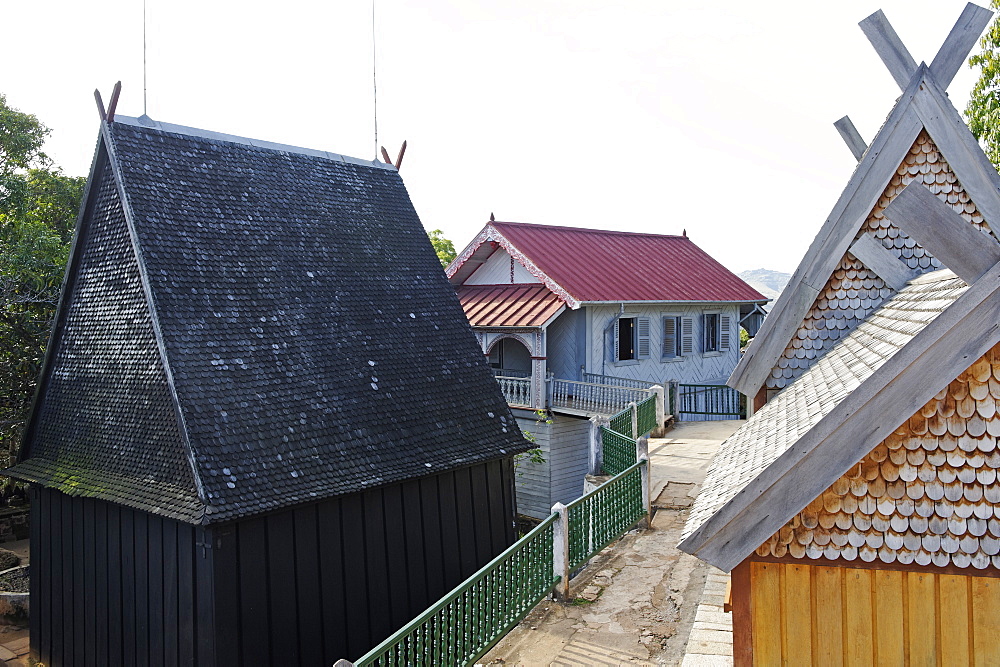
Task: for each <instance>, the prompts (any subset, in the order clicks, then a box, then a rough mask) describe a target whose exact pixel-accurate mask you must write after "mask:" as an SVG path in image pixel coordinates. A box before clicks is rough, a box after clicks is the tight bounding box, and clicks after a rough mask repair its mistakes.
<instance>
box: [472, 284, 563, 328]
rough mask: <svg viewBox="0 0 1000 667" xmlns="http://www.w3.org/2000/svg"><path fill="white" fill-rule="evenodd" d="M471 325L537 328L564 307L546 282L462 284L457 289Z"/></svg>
mask: <svg viewBox="0 0 1000 667" xmlns="http://www.w3.org/2000/svg"><path fill="white" fill-rule="evenodd" d="M457 292H458V300H459V301H461V302H462V308H464V309H465V316H466V317H468V318H469V323H470V324H472V326H474V327H540V326H542V325H543V324H545V323H546V322H547V321H548V320H549V318H551V317H552V316H553V315H555V314H556V313H557V312H559V309H560V308H562V307H563V305H564V304H563V300H562V299H560V298H559V297H558V296H556V295H555V294H553V293H552V292H551V291H549V289H548V288H547V287H546V286H545V285H541V284H530V285H525V284H518V285H463V286H461V287H459V288H458V289H457Z"/></svg>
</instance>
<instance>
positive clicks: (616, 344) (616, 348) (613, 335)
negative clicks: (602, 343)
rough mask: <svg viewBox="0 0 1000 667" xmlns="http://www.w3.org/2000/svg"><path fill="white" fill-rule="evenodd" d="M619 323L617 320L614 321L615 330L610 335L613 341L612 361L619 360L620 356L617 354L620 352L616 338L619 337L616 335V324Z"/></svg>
mask: <svg viewBox="0 0 1000 667" xmlns="http://www.w3.org/2000/svg"><path fill="white" fill-rule="evenodd" d="M620 321H621V320H617V319H616V320H615V330H614V332H613V333H612V338H613V339H614V341H615V356H614V357H613V359H614V361H618V360H619V359H621V355H620V354H619V352H620V350H619V348H618V341H619V337H618V336H619V333H618V323H619V322H620Z"/></svg>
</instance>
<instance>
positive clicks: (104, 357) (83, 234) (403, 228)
mask: <svg viewBox="0 0 1000 667" xmlns="http://www.w3.org/2000/svg"><path fill="white" fill-rule="evenodd" d="M102 136H103V138H102V141H101V144H100V145H99V147H98V153H97V157H96V158H95V165H94V168H93V171H92V175H91V180H90V182H89V184H88V196H87V201H86V202H85V208H84V211H83V214H82V216H81V222H80V226H79V228H78V231H77V237H76V240H75V242H74V250H73V253H72V257H71V260H70V266H69V269H68V273H67V281H66V285H65V293H64V296H63V302H62V304H61V306H60V312H59V315H58V319H57V325H56V331H55V333H54V335H53V341H52V344H51V345H50V354H49V358H48V359H47V361H46V371H45V376H44V377H43V380H42V382H41V383H40V384H41V386H42V389H41V391H40V395H39V396H38V397H37V398H36V406H35V410H34V412H33V417H32V421H31V424H30V427H29V430H28V435H27V436H26V447H25V449H24V452H23V455H24V457H25V458H24V460H22V461H21V462H20V463H19V464H18V465H17V466H16V467H15V468H13V469H12V470H8V471H7V472H9V473H11V474H12V475H16V476H18V477H19V478H21V479H25V480H28V481H31V482H33V483H34V484H33V487H32V491H31V499H32V506H31V513H32V515H31V516H32V519H31V531H32V533H31V537H32V571H31V578H32V582H31V587H32V605H31V621H30V622H31V650H32V656H33V657H34V658H35V659H37V660H40V661H41V662H43V663H45V664H50V665H61V664H81V665H109V664H110V665H116V664H140V665H147V664H148V665H158V664H168V665H169V664H198V665H209V666H211V665H238V664H296V665H329V664H332V663H333V662H334V661H335V660H337V659H338V658H342V657H344V656H348V657H357V656H359V655H361V654H363V653H364V652H365V651H366V650H367V649H368V648H370V647H371V646H373V645H374V644H376V643H378V642H379V641H381V640H382V639H383V638H385V637H386V636H388V635H389V634H391V633H392V632H393V631H394V630H395V629H397V628H398V627H400V626H402V625H403V624H405V623H406V622H407V621H409V620H410V619H412V618H413V617H414V616H415V615H416V614H418V613H419V612H420V611H422V610H423V609H425V608H426V607H428V606H429V605H430V604H431V603H432V602H433V601H435V600H436V599H438V598H439V597H440V596H441V595H443V594H444V593H445V592H447V591H448V590H450V589H451V588H453V587H454V586H455V585H457V584H458V583H459V582H461V581H462V580H464V579H465V578H467V577H468V576H469V575H471V574H472V573H473V572H475V571H476V570H477V569H478V568H479V567H481V566H482V565H483V564H485V563H486V562H488V561H489V560H490V559H491V558H493V557H494V556H495V555H496V554H498V553H499V552H500V551H502V550H503V549H504V548H506V546H508V545H509V544H511V543H512V542H513V540H514V531H513V513H514V498H513V470H512V465H511V459H510V455H512V454H513V453H515V452H516V451H518V449H519V448H526V447H527V446H528V445H527V443H526V442H524V441H523V439H522V438H521V436H520V434H519V432H518V431H517V429H516V427H514V422H513V419H512V418H511V416H510V414H509V411H508V410H507V407H506V404H505V402H504V401H503V397H502V396H501V395H500V393H499V390H498V389H497V387H496V384H495V382H494V381H493V379H492V376H491V375H490V373H489V371H488V369H487V368H486V367H485V364H484V363H483V361H482V358H481V354H480V353H479V350H478V349H477V346H476V343H475V338H474V336H473V334H472V332H471V331H470V330H469V327H468V324H467V323H466V322H465V320H464V317H463V315H462V311H461V307H460V305H459V304H458V302H457V299H456V298H455V297H454V293H453V291H452V289H451V287H450V286H449V284H448V283H447V281H446V280H445V279H444V276H443V275H441V272H440V265H439V264H438V263H437V260H436V257H435V256H434V254H433V251H432V249H431V248H430V246H429V244H428V243H427V241H426V235H425V234H424V233H423V230H422V229H421V228H420V225H419V220H418V219H417V218H416V215H415V213H414V212H413V211H412V206H411V205H410V204H409V200H408V197H407V196H406V194H405V189H404V188H403V186H402V183H401V181H399V178H398V176H397V175H396V174H395V173H389V172H387V171H386V170H385V169H384V168H376V167H365V166H364V165H363V164H362V163H361V161H351V162H345V161H344V160H335V159H334V158H331V157H329V156H326V157H324V155H325V154H323V155H319V156H317V155H313V154H308V156H307V157H302V155H299V154H297V153H294V152H289V151H281V150H275V149H273V148H266V149H262V148H259V147H254V146H252V145H249V144H240V143H239V142H233V141H231V139H232V138H229V139H227V140H220V139H218V138H214V139H213V138H205V137H200V136H197V137H193V136H191V135H187V134H184V133H173V132H165V131H162V130H160V129H157V128H144V127H138V126H137V125H136V124H135V121H134V120H133V121H131V122H129V123H122V124H121V125H120V126H119V125H118V124H116V125H115V126H110V127H109V126H107V125H105V126H104V127H103V132H102ZM234 165H235V166H234ZM376 172H377V173H376ZM123 174H124V177H123ZM272 177H273V180H272ZM227 179H228V180H227ZM275 181H276V182H277V184H276V183H275ZM234 183H235V184H236V185H235V186H234V185H233V184H234ZM233 187H241V188H243V190H242V191H241V192H246V193H248V195H252V196H243V197H236V196H235V195H234V194H233V192H234V190H233ZM295 188H298V189H300V190H303V191H304V192H305V193H306V196H299V194H296V192H292V190H294V189H295ZM122 193H124V196H125V198H126V201H125V203H124V204H123V200H122V198H121V197H122ZM309 197H311V199H310V198H309ZM300 204H301V207H302V208H303V210H298V211H296V210H292V209H294V207H295V206H299V205H300ZM305 209H308V210H305ZM130 216H131V217H130ZM241 216H242V217H241ZM293 223H294V224H293ZM390 223H392V224H393V225H394V231H395V233H397V234H400V235H401V238H393V239H389V241H388V242H386V243H377V242H370V241H371V240H370V239H369V240H368V241H369V242H367V243H366V239H363V238H352V239H349V241H345V242H344V243H343V244H340V242H339V241H338V239H337V238H336V237H335V234H334V233H333V231H331V230H330V228H329V227H326V228H324V225H327V226H329V225H337V224H340V225H342V228H346V229H347V232H348V235H350V231H351V230H352V229H353V227H352V225H353V226H356V227H360V228H363V229H364V230H365V231H366V233H369V234H373V233H375V230H376V229H380V228H381V226H384V225H388V224H390ZM308 225H312V226H311V227H310V228H309V231H311V232H313V235H311V236H308V237H307V236H306V227H307V226H308ZM324 231H325V232H326V234H325V236H324V234H323V232H324ZM338 231H339V232H340V230H338ZM251 232H253V233H251ZM340 233H343V232H340ZM227 234H229V236H227ZM282 234H283V236H282ZM248 238H250V239H252V240H251V241H247V239H248ZM306 240H309V241H311V242H312V244H311V245H309V244H307V243H306ZM376 241H377V239H376ZM247 244H249V245H247ZM350 244H354V245H350ZM345 245H346V246H349V247H343V246H345ZM355 245H356V246H358V247H357V248H356V247H355ZM279 250H282V252H283V251H284V250H287V251H288V252H290V253H292V254H290V255H289V256H287V257H285V258H284V259H285V261H282V257H281V256H280V252H278V251H279ZM244 252H245V253H252V256H251V255H246V256H244V255H241V254H240V253H244ZM338 252H339V253H343V254H344V255H345V256H353V257H360V258H361V259H360V260H359V262H360V265H363V266H364V267H369V268H370V267H373V266H376V265H375V264H373V262H374V261H375V260H376V259H378V258H379V257H382V259H383V261H384V264H385V265H386V266H387V267H391V268H385V271H386V272H389V271H391V272H393V274H394V275H393V277H394V278H395V280H394V281H390V280H388V279H385V278H384V277H380V276H379V275H375V273H376V272H375V271H370V272H369V273H368V274H366V275H358V274H357V270H358V269H359V268H362V267H361V266H359V264H358V263H355V264H351V265H347V264H346V263H345V262H332V260H331V261H328V262H327V263H326V264H324V263H323V258H324V257H326V258H329V257H333V256H334V255H335V253H338ZM213 253H214V254H213ZM379 253H383V255H380V254H379ZM386 253H387V255H388V257H389V259H388V260H387V259H385V256H384V254H386ZM397 257H401V258H403V259H402V260H401V261H398V262H397V261H391V260H392V259H393V258H397ZM244 258H245V260H246V261H242V260H243V259H244ZM306 258H308V261H309V262H311V263H312V264H311V265H310V266H302V265H300V264H299V262H304V261H307V259H306ZM191 262H194V263H196V264H197V266H196V267H194V268H193V269H192V266H191ZM254 262H257V263H258V264H262V265H263V268H262V269H261V267H259V266H257V267H255V266H253V263H254ZM317 264H318V265H319V267H318V270H316V269H314V268H313V267H315V266H316V265H317ZM377 266H382V265H381V264H380V265H377ZM300 268H301V269H302V270H301V271H299V270H298V269H300ZM255 269H260V270H263V271H265V272H266V273H265V274H264V278H263V279H261V275H260V274H259V273H255V272H254V270H255ZM306 269H309V270H311V271H314V273H316V274H318V275H317V276H316V278H317V279H316V280H311V279H312V278H314V276H313V275H311V274H309V275H308V276H307V274H306ZM425 269H427V270H425ZM430 269H433V271H431V270H430ZM282 271H285V272H291V273H289V274H288V275H284V276H282V275H281V272H282ZM335 271H342V272H344V273H339V274H337V273H334V272H335ZM322 273H325V275H319V274H322ZM331 276H333V277H332V278H331ZM421 276H425V278H424V279H423V280H425V281H426V283H424V284H423V288H422V289H420V288H418V287H419V286H420V285H421V284H422V283H421V280H422V279H421ZM278 277H280V278H281V279H280V280H278V279H277V278H278ZM306 277H308V278H309V279H310V280H306ZM258 280H262V282H261V283H258V282H257V281H258ZM324 280H325V281H326V282H323V281H324ZM271 281H274V283H277V284H276V285H274V287H273V289H272V288H270V287H268V285H271V284H273V283H272V282H271ZM303 283H307V284H303ZM331 284H333V288H331V287H330V285H331ZM324 289H326V290H329V291H324ZM255 290H257V291H255ZM383 290H387V291H388V292H390V293H391V294H390V295H389V296H386V295H385V294H384V293H383ZM324 296H329V297H330V301H329V302H322V301H321V298H322V297H324ZM392 297H394V298H392ZM365 299H375V300H376V301H377V302H378V303H376V305H375V306H374V307H371V308H369V307H368V306H367V305H366V303H365ZM261 303H263V304H264V307H265V308H271V307H272V306H273V308H274V310H273V312H272V311H270V310H268V312H267V314H268V315H273V317H268V318H266V323H265V320H264V319H262V317H263V313H262V312H258V313H253V317H252V319H248V318H247V315H249V314H251V312H252V307H253V306H254V305H255V304H257V305H258V306H259V305H260V304H261ZM151 304H152V305H151ZM397 311H398V312H397ZM317 313H319V316H318V317H317V319H318V321H319V322H320V325H321V326H320V328H319V329H316V330H313V329H310V327H309V326H306V325H305V324H304V323H307V322H310V317H316V316H317ZM323 314H329V315H331V316H330V317H323V316H322V315H323ZM279 315H281V317H278V316H279ZM380 317H382V318H392V319H393V321H396V319H397V318H398V319H400V320H402V318H403V317H405V318H406V321H405V322H403V323H399V322H397V326H396V327H395V329H394V330H392V329H391V328H390V327H388V326H376V325H374V324H372V323H376V324H377V323H378V322H379V318H380ZM435 318H436V319H435ZM312 321H313V322H314V323H315V321H316V320H312ZM251 326H252V328H250V327H251ZM331 331H333V332H334V333H330V332H331ZM439 331H440V333H437V332H439ZM257 333H259V334H261V335H260V336H257V335H256V334H257ZM338 335H339V336H340V338H337V336H338ZM380 336H386V337H391V339H389V340H383V339H382V338H380ZM462 336H464V338H462ZM265 339H266V340H265ZM259 341H263V342H259ZM272 343H273V345H272ZM394 345H395V347H394ZM463 345H464V347H463ZM357 348H361V352H360V353H364V354H365V356H364V357H361V358H360V359H359V354H360V353H359V352H358V349H357ZM206 349H207V350H209V351H210V352H211V351H215V352H216V354H215V355H211V354H206V352H205V350H206ZM400 349H401V350H403V351H402V352H400V351H398V350H400ZM272 350H274V351H272ZM324 355H328V356H324ZM237 357H239V358H241V359H242V361H239V362H237V361H236V358H237ZM164 359H166V360H167V361H168V363H167V364H165V363H164ZM275 359H277V361H275ZM366 360H378V364H377V365H378V368H377V369H376V370H377V376H378V377H379V379H378V380H376V372H375V371H373V370H372V368H374V366H372V365H371V364H369V363H368V362H366ZM331 363H335V364H341V366H337V367H336V368H333V369H331V366H330V364H331ZM324 364H326V365H325V366H324ZM344 364H354V365H355V366H360V367H362V368H363V370H364V371H365V372H364V374H363V377H361V376H360V375H359V374H358V373H357V369H356V368H355V369H353V371H354V372H352V373H351V374H349V375H347V376H346V378H345V375H344V374H338V373H336V372H334V371H335V370H338V369H339V370H343V368H342V366H343V365H344ZM348 370H351V369H348ZM452 378H453V380H452ZM376 382H381V383H382V385H383V386H382V388H381V392H378V393H376V388H375V387H376V386H377V385H376ZM303 385H304V386H305V388H303ZM359 387H360V389H358V388H359ZM449 392H450V393H449ZM390 397H392V398H393V400H392V401H391V402H390V401H388V399H389V398H390ZM449 397H450V398H449ZM265 398H266V399H267V400H265ZM296 401H300V402H302V403H303V405H304V407H299V406H298V405H297V404H296ZM435 401H440V404H438V403H434V402H435ZM415 406H424V408H425V409H424V410H423V411H419V410H415V409H414V407H415ZM393 407H395V408H396V410H392V409H390V408H393ZM292 408H294V411H293V410H292ZM181 417H183V418H181ZM427 420H430V421H429V423H425V422H427ZM462 434H464V435H465V437H459V436H461V435H462ZM189 441H190V444H189ZM199 474H200V475H201V479H200V480H199V478H198V475H199ZM210 508H211V509H213V510H214V511H212V512H209V511H208V510H209V509H210Z"/></svg>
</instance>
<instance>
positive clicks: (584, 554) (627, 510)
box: [566, 442, 647, 569]
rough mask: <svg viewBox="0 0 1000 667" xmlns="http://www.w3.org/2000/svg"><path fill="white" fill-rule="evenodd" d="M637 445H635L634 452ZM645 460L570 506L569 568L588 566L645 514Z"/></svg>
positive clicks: (567, 508)
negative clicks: (643, 477) (643, 468)
mask: <svg viewBox="0 0 1000 667" xmlns="http://www.w3.org/2000/svg"><path fill="white" fill-rule="evenodd" d="M634 447H635V443H634V442H633V451H634ZM646 464H647V462H646V461H645V460H643V461H639V462H637V463H634V464H633V465H631V466H629V467H628V468H626V469H625V470H624V471H623V472H622V473H621V474H620V475H617V476H615V477H614V478H613V479H611V480H609V481H607V482H606V483H604V484H603V485H601V486H599V487H597V488H596V489H594V490H593V491H591V492H590V493H587V494H585V495H583V496H580V497H579V498H577V499H576V500H574V501H573V502H571V503H570V504H569V505H567V506H566V511H567V512H568V514H569V517H568V522H569V567H570V569H573V568H577V567H579V566H580V565H582V564H584V563H586V562H587V561H588V560H590V558H591V557H592V556H594V555H595V554H596V553H598V552H599V551H600V550H601V549H603V548H604V547H606V546H608V545H609V544H611V542H612V541H613V540H615V539H617V538H618V537H619V536H620V535H621V534H623V533H624V532H625V531H626V530H628V529H629V528H630V527H631V526H632V525H633V524H634V523H635V522H636V521H638V520H639V519H641V518H642V517H643V516H645V514H646V508H645V505H644V504H643V501H642V470H641V468H642V467H643V466H645V465H646Z"/></svg>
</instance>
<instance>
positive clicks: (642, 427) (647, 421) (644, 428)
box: [636, 395, 662, 435]
mask: <svg viewBox="0 0 1000 667" xmlns="http://www.w3.org/2000/svg"><path fill="white" fill-rule="evenodd" d="M636 407H637V412H638V419H637V420H636V421H638V423H639V433H637V434H636V435H646V434H647V433H649V432H650V431H652V430H653V429H654V428H656V427H657V426H662V424H657V423H656V396H655V395H654V396H650V397H649V398H647V399H646V400H645V401H643V402H642V403H639V404H638V406H636Z"/></svg>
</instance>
